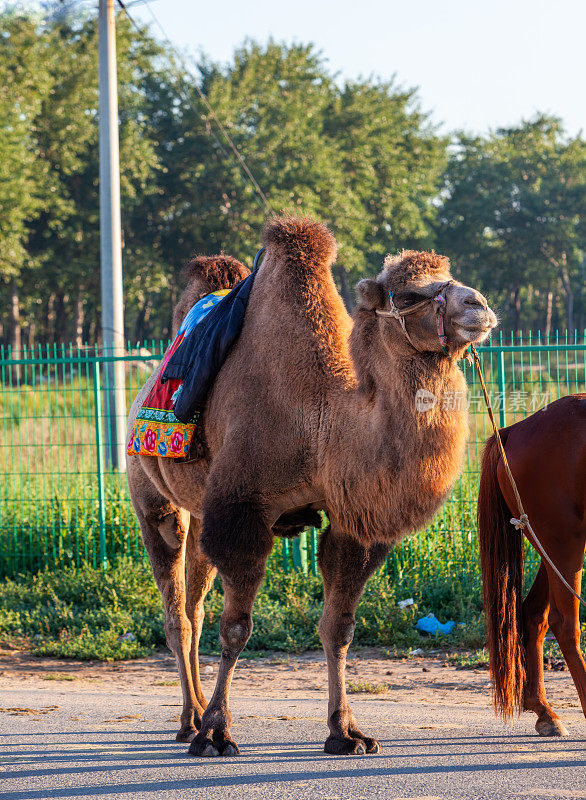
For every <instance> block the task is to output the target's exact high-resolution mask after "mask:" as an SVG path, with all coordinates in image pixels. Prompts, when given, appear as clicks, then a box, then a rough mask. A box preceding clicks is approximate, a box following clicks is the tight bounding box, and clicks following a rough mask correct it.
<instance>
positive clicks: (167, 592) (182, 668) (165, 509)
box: [136, 497, 203, 742]
mask: <svg viewBox="0 0 586 800" xmlns="http://www.w3.org/2000/svg"><path fill="white" fill-rule="evenodd" d="M157 499H158V498H157ZM136 511H137V516H138V520H139V522H140V528H141V532H142V537H143V541H144V544H145V547H146V549H147V553H148V556H149V560H150V562H151V566H152V568H153V575H154V578H155V581H156V583H157V586H158V587H159V591H160V592H161V595H162V597H163V606H164V609H165V636H166V638H167V644H168V646H169V648H170V650H172V652H173V653H174V655H175V658H176V660H177V666H178V668H179V678H180V680H181V690H182V692H183V711H182V713H181V727H180V729H179V732H178V733H177V736H176V738H177V741H179V742H189V741H191V739H193V737H194V736H195V734H196V733H197V730H196V728H195V727H194V721H197V720H199V719H201V715H202V713H203V708H202V707H201V705H200V703H199V702H198V700H197V697H196V695H195V691H194V687H193V680H192V677H191V667H190V663H189V653H190V650H191V622H190V621H189V619H188V618H187V615H186V613H185V544H186V539H187V531H188V526H189V514H188V512H187V511H184V510H183V509H180V508H175V507H174V506H172V505H171V504H170V503H169V502H168V501H165V500H164V498H163V497H160V503H157V504H156V507H154V508H153V507H152V505H151V507H150V508H149V510H148V511H146V512H143V511H142V510H141V509H139V508H137V509H136Z"/></svg>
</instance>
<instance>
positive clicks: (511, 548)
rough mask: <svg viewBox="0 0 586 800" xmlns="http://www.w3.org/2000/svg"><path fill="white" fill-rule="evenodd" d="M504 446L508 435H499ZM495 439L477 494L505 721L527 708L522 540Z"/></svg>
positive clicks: (494, 670)
mask: <svg viewBox="0 0 586 800" xmlns="http://www.w3.org/2000/svg"><path fill="white" fill-rule="evenodd" d="M501 437H503V443H504V442H505V441H506V431H503V432H501ZM499 459H500V454H499V451H498V447H497V443H496V440H495V438H494V436H491V438H490V439H489V440H488V442H487V443H486V448H485V450H484V456H483V459H482V473H481V477H480V490H479V493H478V535H479V541H480V561H481V564H482V588H483V593H484V613H485V617H486V631H487V642H488V650H489V658H490V673H491V679H492V685H493V697H494V705H495V709H496V711H497V713H499V714H501V715H502V716H503V717H504V718H505V719H506V718H509V717H511V716H512V715H513V713H514V712H515V711H517V712H520V711H521V710H522V708H523V693H524V689H525V677H526V676H525V657H524V656H525V653H524V648H523V617H522V611H521V601H522V599H523V537H522V536H521V534H520V533H519V532H517V531H516V530H515V529H514V528H513V526H512V525H511V523H510V519H511V516H512V514H511V511H510V510H509V508H508V506H507V504H506V502H505V498H504V497H503V494H502V492H501V489H500V486H499V483H498V479H497V467H498V463H499Z"/></svg>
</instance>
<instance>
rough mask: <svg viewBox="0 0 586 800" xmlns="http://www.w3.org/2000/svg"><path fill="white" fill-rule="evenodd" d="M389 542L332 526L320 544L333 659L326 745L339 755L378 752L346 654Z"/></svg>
mask: <svg viewBox="0 0 586 800" xmlns="http://www.w3.org/2000/svg"><path fill="white" fill-rule="evenodd" d="M387 552H388V547H387V546H383V545H375V546H373V547H371V548H370V549H369V548H367V547H363V546H362V545H361V544H359V543H358V542H356V541H355V540H353V539H351V538H350V537H349V536H345V535H343V534H340V533H338V532H336V531H334V530H333V529H328V530H327V531H326V532H325V533H324V534H323V536H322V538H321V540H320V544H319V566H320V570H321V572H322V575H323V579H324V610H323V616H322V618H321V620H320V622H319V633H320V636H321V640H322V642H323V646H324V651H325V654H326V660H327V664H328V689H329V701H328V727H329V729H330V735H329V737H328V739H327V740H326V743H325V746H324V750H325V752H326V753H332V754H334V755H347V754H357V755H360V754H364V753H378V752H379V750H380V745H379V743H378V742H377V741H376V739H371V738H370V737H368V736H365V735H364V734H363V733H362V731H361V730H360V729H359V728H358V726H357V724H356V720H355V719H354V714H353V713H352V711H351V710H350V706H349V704H348V698H347V697H346V683H345V669H346V654H347V652H348V647H349V646H350V642H351V641H352V638H353V636H354V628H355V627H356V622H355V619H354V614H355V612H356V608H357V606H358V601H359V600H360V596H361V594H362V591H363V589H364V585H365V584H366V581H367V580H368V578H369V577H370V576H371V575H372V573H373V572H374V570H375V569H376V568H377V567H378V566H379V565H380V564H381V563H382V562H383V560H384V558H385V556H386V554H387Z"/></svg>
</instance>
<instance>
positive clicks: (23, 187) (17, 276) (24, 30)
mask: <svg viewBox="0 0 586 800" xmlns="http://www.w3.org/2000/svg"><path fill="white" fill-rule="evenodd" d="M1 30H2V33H1V34H0V130H2V136H1V137H0V253H1V256H0V258H1V263H2V269H1V276H2V282H3V284H4V289H5V291H7V292H8V297H9V303H8V304H7V305H8V307H9V328H10V338H9V341H10V344H11V346H12V350H13V355H14V357H17V358H18V356H19V354H20V347H21V321H20V304H21V294H22V291H23V288H24V284H25V277H24V272H25V270H29V271H30V270H35V269H37V268H38V266H39V261H38V260H36V259H34V258H33V257H32V256H31V253H30V252H29V247H28V245H29V238H30V234H31V227H30V221H31V219H32V218H34V216H35V215H36V214H37V213H38V212H39V211H40V210H41V208H42V206H43V201H44V199H45V198H46V194H47V190H48V184H49V180H48V175H47V169H46V165H45V164H44V163H43V161H42V159H41V154H40V150H39V147H38V142H37V138H36V120H37V118H38V114H39V112H40V109H41V107H42V101H43V97H44V95H45V94H46V92H47V91H48V89H49V87H50V85H51V83H52V80H51V76H50V74H49V72H48V70H47V52H46V49H45V47H44V43H40V42H39V41H38V38H37V25H36V23H35V21H34V20H32V19H30V18H28V17H26V16H21V15H20V14H18V13H17V12H14V11H12V10H9V11H7V12H5V13H4V14H3V15H2V27H1Z"/></svg>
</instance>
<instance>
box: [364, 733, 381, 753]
mask: <svg viewBox="0 0 586 800" xmlns="http://www.w3.org/2000/svg"><path fill="white" fill-rule="evenodd" d="M363 741H364V744H365V745H366V752H367V753H368V754H369V755H370V754H371V753H380V744H379V743H378V742H377V740H376V739H370V738H369V737H368V736H367V737H365V738H364V739H363Z"/></svg>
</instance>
